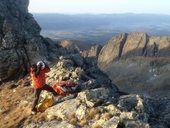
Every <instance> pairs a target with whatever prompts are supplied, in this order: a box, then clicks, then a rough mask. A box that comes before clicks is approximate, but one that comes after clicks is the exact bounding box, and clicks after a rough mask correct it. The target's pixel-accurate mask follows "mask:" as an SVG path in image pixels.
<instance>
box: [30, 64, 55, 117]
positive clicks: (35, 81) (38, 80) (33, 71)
mask: <svg viewBox="0 0 170 128" xmlns="http://www.w3.org/2000/svg"><path fill="white" fill-rule="evenodd" d="M49 71H50V68H49V67H48V66H47V65H46V64H45V63H44V62H42V61H39V62H37V64H33V65H32V66H31V68H30V76H31V80H32V86H33V88H34V100H33V104H32V114H34V113H36V105H37V104H38V100H39V97H40V94H41V91H42V90H46V91H49V92H52V93H53V94H54V95H57V93H56V92H55V91H54V89H53V88H52V87H51V86H49V85H47V84H46V82H45V74H46V73H47V72H49Z"/></svg>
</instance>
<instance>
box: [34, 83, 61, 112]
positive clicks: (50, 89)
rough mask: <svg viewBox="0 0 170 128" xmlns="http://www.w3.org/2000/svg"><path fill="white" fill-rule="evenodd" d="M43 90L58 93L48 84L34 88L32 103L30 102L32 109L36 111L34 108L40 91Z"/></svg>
mask: <svg viewBox="0 0 170 128" xmlns="http://www.w3.org/2000/svg"><path fill="white" fill-rule="evenodd" d="M43 90H46V91H49V92H52V93H53V94H54V95H58V94H57V93H56V92H55V91H54V89H53V88H52V87H50V86H49V85H44V86H43V87H42V88H38V89H35V90H34V101H33V104H32V111H36V108H35V107H36V105H37V104H38V101H39V97H40V94H41V91H43Z"/></svg>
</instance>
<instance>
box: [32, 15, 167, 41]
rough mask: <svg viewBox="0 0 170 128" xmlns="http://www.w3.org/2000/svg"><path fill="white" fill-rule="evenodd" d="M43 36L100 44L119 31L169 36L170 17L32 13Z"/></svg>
mask: <svg viewBox="0 0 170 128" xmlns="http://www.w3.org/2000/svg"><path fill="white" fill-rule="evenodd" d="M33 15H34V18H35V19H36V20H37V22H38V23H39V25H40V26H41V28H42V35H43V36H47V37H51V38H53V39H57V40H58V39H74V40H82V41H88V42H93V43H103V42H105V41H107V40H108V39H110V38H111V37H112V36H113V35H115V34H117V33H122V32H146V33H148V34H149V35H156V36H158V35H160V36H168V35H170V29H169V28H170V15H156V14H131V13H126V14H98V15H95V14H77V15H66V14H33Z"/></svg>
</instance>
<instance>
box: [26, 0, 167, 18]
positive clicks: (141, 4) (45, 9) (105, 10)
mask: <svg viewBox="0 0 170 128" xmlns="http://www.w3.org/2000/svg"><path fill="white" fill-rule="evenodd" d="M169 5H170V1H169V0H164V1H161V0H157V1H155V0H149V1H148V0H137V1H136V0H126V1H125V0H119V1H117V0H100V1H99V0H69V1H68V0H62V1H59V0H56V1H54V0H43V1H42V0H30V4H29V12H31V13H59V14H122V13H135V14H164V15H170V9H169Z"/></svg>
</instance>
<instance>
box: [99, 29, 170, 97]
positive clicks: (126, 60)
mask: <svg viewBox="0 0 170 128" xmlns="http://www.w3.org/2000/svg"><path fill="white" fill-rule="evenodd" d="M154 42H155V43H156V44H158V45H159V51H158V56H157V57H153V47H154ZM169 57H170V37H149V36H148V35H147V34H146V33H139V32H138V33H137V32H136V33H129V34H126V33H122V34H119V35H117V36H115V37H113V38H112V39H111V40H110V41H109V42H108V43H107V44H106V45H104V46H103V48H102V50H101V51H100V53H99V56H98V65H99V67H100V68H101V70H103V71H104V72H105V73H107V74H108V76H109V77H110V78H111V79H112V81H113V82H114V83H116V84H117V86H118V87H119V89H120V90H122V91H126V92H129V93H142V94H146V95H150V96H154V97H155V96H156V97H169V96H170V93H169V92H170V88H169V87H170V86H169V85H170V81H169V80H170V70H169V69H170V59H169Z"/></svg>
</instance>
